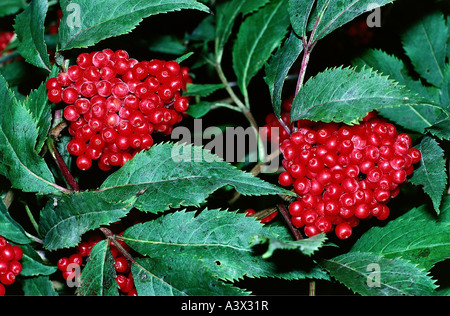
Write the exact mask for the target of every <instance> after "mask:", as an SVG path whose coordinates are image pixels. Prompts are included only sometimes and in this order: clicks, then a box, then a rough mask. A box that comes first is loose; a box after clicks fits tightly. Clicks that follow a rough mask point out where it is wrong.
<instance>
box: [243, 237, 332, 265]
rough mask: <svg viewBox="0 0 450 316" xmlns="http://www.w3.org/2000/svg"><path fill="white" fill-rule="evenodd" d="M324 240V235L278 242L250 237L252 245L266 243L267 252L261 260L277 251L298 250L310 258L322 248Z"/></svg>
mask: <svg viewBox="0 0 450 316" xmlns="http://www.w3.org/2000/svg"><path fill="white" fill-rule="evenodd" d="M326 240H327V237H326V235H325V234H317V235H315V236H312V237H310V238H306V239H302V240H279V239H276V238H268V237H264V236H259V235H256V236H252V238H251V243H252V244H253V245H257V244H261V243H268V248H267V251H266V252H265V253H264V254H263V258H264V259H267V258H270V257H271V256H272V255H273V253H274V251H275V250H277V249H280V250H283V249H284V250H298V251H300V252H301V253H302V254H304V255H306V256H311V255H312V254H313V253H314V252H316V251H317V250H319V249H320V248H321V247H322V246H323V244H324V243H325V241H326Z"/></svg>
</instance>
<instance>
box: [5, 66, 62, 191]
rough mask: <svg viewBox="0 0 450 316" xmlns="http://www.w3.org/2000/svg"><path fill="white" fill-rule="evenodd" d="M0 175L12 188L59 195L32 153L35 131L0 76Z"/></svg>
mask: <svg viewBox="0 0 450 316" xmlns="http://www.w3.org/2000/svg"><path fill="white" fill-rule="evenodd" d="M0 99H1V100H2V102H0V113H1V114H2V115H1V116H0V174H2V175H4V176H6V177H7V178H8V179H9V180H10V181H11V183H12V186H13V187H14V188H17V189H20V190H23V191H26V192H38V193H42V194H46V193H51V192H56V191H60V190H61V189H62V188H61V187H59V186H58V185H56V184H55V181H54V178H53V175H52V174H51V172H50V170H49V169H48V167H47V165H46V164H45V161H44V159H42V158H41V157H40V156H39V155H38V153H37V152H36V150H35V145H36V142H37V138H38V134H39V131H38V128H37V126H36V122H35V120H34V118H33V115H32V114H31V113H30V112H29V110H28V109H27V108H26V107H25V106H24V105H22V104H21V103H20V102H18V101H17V99H16V98H15V96H14V93H13V92H11V90H9V88H8V84H7V82H6V81H5V79H4V78H3V76H1V75H0Z"/></svg>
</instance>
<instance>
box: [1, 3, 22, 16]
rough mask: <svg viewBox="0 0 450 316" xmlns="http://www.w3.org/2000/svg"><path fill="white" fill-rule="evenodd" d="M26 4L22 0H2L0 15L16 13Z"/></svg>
mask: <svg viewBox="0 0 450 316" xmlns="http://www.w3.org/2000/svg"><path fill="white" fill-rule="evenodd" d="M26 6H27V3H26V1H24V0H2V2H1V3H0V17H4V16H6V15H12V14H16V13H17V12H19V11H20V10H22V9H25V7H26Z"/></svg>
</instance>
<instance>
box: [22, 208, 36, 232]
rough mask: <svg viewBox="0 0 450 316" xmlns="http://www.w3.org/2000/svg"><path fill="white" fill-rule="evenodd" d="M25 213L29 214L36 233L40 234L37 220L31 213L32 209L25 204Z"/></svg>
mask: <svg viewBox="0 0 450 316" xmlns="http://www.w3.org/2000/svg"><path fill="white" fill-rule="evenodd" d="M25 211H26V212H27V215H28V218H29V219H30V222H31V224H32V225H33V228H34V230H35V231H36V232H39V225H38V223H37V222H36V220H35V219H34V216H33V214H32V213H31V210H30V208H29V207H28V205H27V204H25Z"/></svg>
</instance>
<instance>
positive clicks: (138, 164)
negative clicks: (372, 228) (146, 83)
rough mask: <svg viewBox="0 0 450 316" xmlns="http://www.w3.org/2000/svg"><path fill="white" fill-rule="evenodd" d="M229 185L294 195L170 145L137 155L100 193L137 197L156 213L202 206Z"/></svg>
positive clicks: (247, 191)
mask: <svg viewBox="0 0 450 316" xmlns="http://www.w3.org/2000/svg"><path fill="white" fill-rule="evenodd" d="M226 185H231V186H233V187H234V188H235V189H236V191H238V192H239V193H241V194H243V195H274V194H285V193H287V194H289V195H291V194H292V192H290V191H287V190H284V189H282V188H279V187H277V186H275V185H273V184H270V183H268V182H265V181H263V180H261V179H259V178H257V177H254V176H253V175H251V174H249V173H245V172H242V171H240V170H238V169H236V168H235V167H234V166H232V165H231V164H229V163H227V162H224V161H222V160H220V159H219V157H217V156H215V155H212V154H211V153H210V152H209V151H207V150H204V149H202V148H200V147H196V146H192V145H180V144H169V143H160V144H157V145H155V146H153V147H152V148H151V149H150V150H148V151H145V152H141V153H139V154H137V155H136V156H135V157H134V158H133V159H132V160H130V161H129V162H128V163H127V164H125V165H124V166H123V167H122V168H120V169H119V170H117V171H116V172H114V173H113V174H112V175H111V176H109V177H108V178H107V179H106V180H105V182H103V184H102V186H101V191H102V192H103V193H104V194H105V196H110V197H111V199H114V197H116V196H121V197H128V196H135V195H137V194H138V195H139V196H138V200H137V202H136V204H135V207H136V208H138V209H140V210H142V211H148V212H153V213H157V212H160V211H165V210H168V209H169V208H170V207H172V208H177V207H179V206H181V205H183V206H199V205H200V203H202V202H204V201H205V199H206V198H207V197H208V196H209V195H210V194H212V193H213V192H214V191H216V190H217V189H219V188H222V187H224V186H226Z"/></svg>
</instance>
